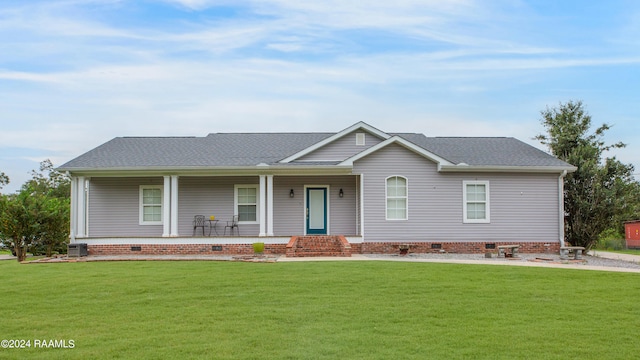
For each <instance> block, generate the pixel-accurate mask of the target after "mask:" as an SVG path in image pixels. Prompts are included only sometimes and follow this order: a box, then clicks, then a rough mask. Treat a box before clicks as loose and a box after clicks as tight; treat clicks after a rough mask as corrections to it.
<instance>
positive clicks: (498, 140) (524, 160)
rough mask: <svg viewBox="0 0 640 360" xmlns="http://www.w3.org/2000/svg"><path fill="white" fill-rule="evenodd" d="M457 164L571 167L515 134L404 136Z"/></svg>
mask: <svg viewBox="0 0 640 360" xmlns="http://www.w3.org/2000/svg"><path fill="white" fill-rule="evenodd" d="M403 137H404V138H405V139H407V140H409V141H411V142H413V143H414V144H416V145H418V146H420V147H422V148H424V149H426V150H428V151H429V152H432V153H434V154H436V155H438V156H440V157H442V158H445V159H447V160H449V161H450V162H452V163H454V164H459V163H465V164H468V165H475V166H571V165H569V164H567V163H566V162H564V161H562V160H559V159H558V158H556V157H554V156H551V155H549V154H547V153H545V152H544V151H542V150H540V149H537V148H535V147H533V146H531V145H529V144H526V143H524V142H522V141H520V140H518V139H514V138H511V137H477V138H476V137H467V138H464V137H434V138H428V137H425V136H424V135H421V134H412V136H407V135H404V136H403Z"/></svg>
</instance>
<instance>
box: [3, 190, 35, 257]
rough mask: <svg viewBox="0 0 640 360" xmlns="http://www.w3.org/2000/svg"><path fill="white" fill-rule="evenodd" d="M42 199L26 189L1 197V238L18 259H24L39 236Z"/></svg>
mask: <svg viewBox="0 0 640 360" xmlns="http://www.w3.org/2000/svg"><path fill="white" fill-rule="evenodd" d="M41 200H42V197H41V196H39V195H37V194H35V195H34V194H31V193H30V192H28V191H24V190H23V191H21V192H20V193H18V194H12V195H4V196H2V197H1V198H0V238H1V239H2V241H3V243H5V244H7V245H9V246H11V247H12V248H13V250H14V252H15V255H16V256H17V258H18V261H24V259H25V258H26V257H27V249H28V248H29V247H30V246H31V245H32V244H33V243H34V242H35V239H37V238H38V230H39V228H40V223H39V222H38V219H37V217H38V213H39V212H40V208H41Z"/></svg>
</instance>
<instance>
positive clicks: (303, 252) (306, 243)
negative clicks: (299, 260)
mask: <svg viewBox="0 0 640 360" xmlns="http://www.w3.org/2000/svg"><path fill="white" fill-rule="evenodd" d="M286 254H287V257H312V256H342V257H351V245H350V244H349V242H348V241H347V239H346V238H345V237H344V236H342V235H307V236H292V237H291V240H289V244H287V252H286Z"/></svg>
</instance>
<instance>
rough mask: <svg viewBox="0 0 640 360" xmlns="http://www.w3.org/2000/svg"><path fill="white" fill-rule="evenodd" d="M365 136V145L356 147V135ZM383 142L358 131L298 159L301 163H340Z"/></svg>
mask: <svg viewBox="0 0 640 360" xmlns="http://www.w3.org/2000/svg"><path fill="white" fill-rule="evenodd" d="M357 133H364V134H365V145H364V146H363V145H356V134H357ZM382 141H383V140H382V139H380V138H379V137H377V136H375V135H372V134H370V133H368V132H365V131H362V130H358V131H354V132H352V133H349V134H347V135H345V136H344V137H342V138H340V139H338V140H336V141H334V142H332V143H330V144H328V145H326V146H323V147H322V148H320V149H318V150H316V151H314V152H312V153H310V154H308V155H306V156H304V157H302V158H300V160H302V161H342V160H345V159H348V158H350V157H351V156H353V155H355V154H358V153H360V152H362V151H364V150H366V149H368V148H370V147H372V146H374V145H377V144H379V143H381V142H382Z"/></svg>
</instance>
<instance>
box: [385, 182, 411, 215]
mask: <svg viewBox="0 0 640 360" xmlns="http://www.w3.org/2000/svg"><path fill="white" fill-rule="evenodd" d="M407 194H408V191H407V179H406V178H405V177H402V176H391V177H388V178H387V220H407V218H408V211H407V209H408V206H407Z"/></svg>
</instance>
